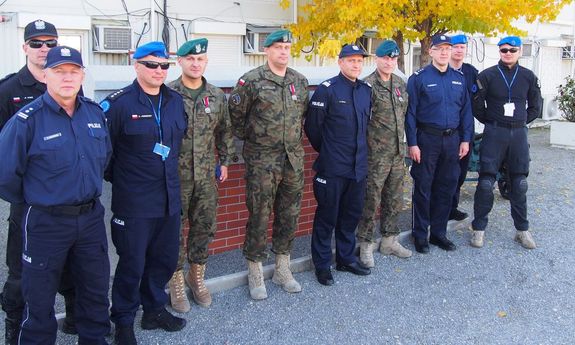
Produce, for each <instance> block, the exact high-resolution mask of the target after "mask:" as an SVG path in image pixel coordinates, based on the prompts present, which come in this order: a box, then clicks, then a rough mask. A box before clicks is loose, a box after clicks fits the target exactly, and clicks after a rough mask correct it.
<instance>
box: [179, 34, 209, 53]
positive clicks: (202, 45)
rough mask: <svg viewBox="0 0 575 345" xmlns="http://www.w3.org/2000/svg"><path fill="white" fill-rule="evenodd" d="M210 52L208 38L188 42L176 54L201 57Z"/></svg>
mask: <svg viewBox="0 0 575 345" xmlns="http://www.w3.org/2000/svg"><path fill="white" fill-rule="evenodd" d="M207 52H208V39H207V38H198V39H195V40H191V41H188V42H186V43H184V44H182V46H181V47H180V49H178V52H177V53H176V54H177V55H178V56H186V55H190V54H191V55H199V54H205V53H207Z"/></svg>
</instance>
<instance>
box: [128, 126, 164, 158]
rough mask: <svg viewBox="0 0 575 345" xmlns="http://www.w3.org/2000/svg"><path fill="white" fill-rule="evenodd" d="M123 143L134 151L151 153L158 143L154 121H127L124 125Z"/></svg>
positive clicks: (157, 132)
mask: <svg viewBox="0 0 575 345" xmlns="http://www.w3.org/2000/svg"><path fill="white" fill-rule="evenodd" d="M124 134H126V135H125V138H124V139H125V142H126V144H127V146H129V147H130V148H131V149H133V150H134V151H151V150H152V149H153V148H154V145H155V144H156V142H158V141H159V131H158V125H157V124H156V122H155V121H154V119H138V120H128V122H126V124H125V125H124Z"/></svg>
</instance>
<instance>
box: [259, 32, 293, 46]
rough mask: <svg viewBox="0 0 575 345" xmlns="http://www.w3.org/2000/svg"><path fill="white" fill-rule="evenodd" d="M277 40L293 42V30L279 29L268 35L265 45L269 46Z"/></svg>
mask: <svg viewBox="0 0 575 345" xmlns="http://www.w3.org/2000/svg"><path fill="white" fill-rule="evenodd" d="M276 42H281V43H291V32H290V31H289V30H277V31H274V32H272V33H271V34H269V35H268V37H267V38H266V40H265V42H264V47H266V48H267V47H269V46H271V45H272V44H274V43H276Z"/></svg>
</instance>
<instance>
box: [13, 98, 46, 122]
mask: <svg viewBox="0 0 575 345" xmlns="http://www.w3.org/2000/svg"><path fill="white" fill-rule="evenodd" d="M34 103H36V102H34ZM41 104H42V103H40V104H33V105H30V104H28V105H27V106H25V107H24V108H22V109H20V111H19V112H17V113H16V116H17V117H18V118H19V119H21V120H23V121H25V120H28V117H30V116H31V115H32V114H34V113H35V112H36V111H37V110H38V109H40V107H41Z"/></svg>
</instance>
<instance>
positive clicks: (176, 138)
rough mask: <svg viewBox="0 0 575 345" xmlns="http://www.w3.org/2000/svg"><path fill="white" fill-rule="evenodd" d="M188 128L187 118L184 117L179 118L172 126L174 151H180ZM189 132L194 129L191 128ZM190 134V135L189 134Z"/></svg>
mask: <svg viewBox="0 0 575 345" xmlns="http://www.w3.org/2000/svg"><path fill="white" fill-rule="evenodd" d="M204 116H205V115H204ZM186 127H187V123H186V118H185V117H184V116H183V115H182V116H178V117H177V118H176V120H175V121H174V123H173V124H172V126H171V128H172V148H173V149H174V150H178V151H179V148H180V145H181V143H182V139H183V138H184V133H185V132H186ZM189 130H190V131H191V130H192V128H190V129H189ZM188 134H190V133H188ZM175 153H177V152H174V154H175Z"/></svg>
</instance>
